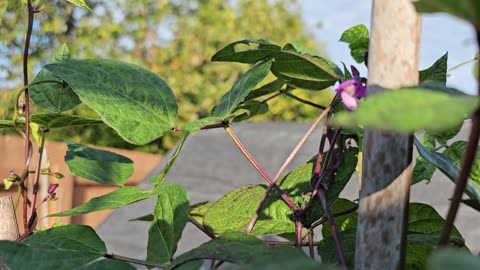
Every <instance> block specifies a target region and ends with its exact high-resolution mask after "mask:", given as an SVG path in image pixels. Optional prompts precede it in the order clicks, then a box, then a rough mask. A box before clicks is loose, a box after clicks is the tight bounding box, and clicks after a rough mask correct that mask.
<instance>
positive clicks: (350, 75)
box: [342, 62, 353, 81]
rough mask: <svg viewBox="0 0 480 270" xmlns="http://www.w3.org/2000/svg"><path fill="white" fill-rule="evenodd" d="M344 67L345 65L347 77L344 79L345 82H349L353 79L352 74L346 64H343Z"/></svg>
mask: <svg viewBox="0 0 480 270" xmlns="http://www.w3.org/2000/svg"><path fill="white" fill-rule="evenodd" d="M342 65H343V73H344V74H345V76H344V77H343V80H344V81H347V80H350V79H351V78H353V76H352V73H351V72H350V70H348V68H347V66H346V65H345V63H343V62H342Z"/></svg>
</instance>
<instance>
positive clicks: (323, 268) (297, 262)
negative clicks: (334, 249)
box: [228, 256, 340, 270]
mask: <svg viewBox="0 0 480 270" xmlns="http://www.w3.org/2000/svg"><path fill="white" fill-rule="evenodd" d="M228 269H229V270H251V269H262V270H278V269H282V270H299V269H302V270H339V269H340V268H338V267H337V266H334V265H326V264H321V263H319V262H316V261H314V260H312V259H310V258H307V257H301V256H298V257H285V258H276V257H275V258H272V259H270V260H262V261H259V262H255V263H250V264H243V265H236V266H233V267H229V268H228Z"/></svg>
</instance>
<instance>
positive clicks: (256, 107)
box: [233, 100, 268, 122]
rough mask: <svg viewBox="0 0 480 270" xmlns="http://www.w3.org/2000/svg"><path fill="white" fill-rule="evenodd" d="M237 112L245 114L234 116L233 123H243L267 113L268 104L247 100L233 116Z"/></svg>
mask: <svg viewBox="0 0 480 270" xmlns="http://www.w3.org/2000/svg"><path fill="white" fill-rule="evenodd" d="M238 110H244V111H245V112H246V113H243V114H241V115H239V116H236V117H235V118H234V119H233V121H234V122H240V121H244V120H247V119H249V118H252V117H254V116H257V115H261V114H264V113H266V112H268V103H266V102H261V101H258V100H249V101H247V102H245V103H243V104H242V105H240V106H238V107H237V108H236V109H235V111H234V112H233V113H234V114H235V112H236V111H238Z"/></svg>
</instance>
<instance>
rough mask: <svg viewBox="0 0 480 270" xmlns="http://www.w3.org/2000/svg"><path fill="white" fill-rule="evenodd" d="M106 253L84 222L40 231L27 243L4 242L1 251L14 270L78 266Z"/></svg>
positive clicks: (7, 263) (92, 231) (103, 245)
mask: <svg viewBox="0 0 480 270" xmlns="http://www.w3.org/2000/svg"><path fill="white" fill-rule="evenodd" d="M106 253H107V250H106V248H105V244H104V243H103V241H102V240H101V239H100V238H99V237H98V235H97V234H96V233H95V231H94V230H93V229H92V228H90V227H88V226H84V225H74V224H71V225H65V226H60V227H55V228H52V229H48V230H45V231H40V232H37V233H35V234H33V235H32V236H30V237H28V238H27V239H25V241H23V242H13V241H0V254H1V256H2V259H3V261H4V262H5V264H6V265H7V266H8V267H9V268H10V269H36V270H51V269H76V268H77V267H81V266H83V265H85V264H87V263H89V262H92V261H94V260H96V259H98V258H101V257H103V256H104V255H105V254H106Z"/></svg>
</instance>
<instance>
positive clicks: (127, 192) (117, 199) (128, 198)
mask: <svg viewBox="0 0 480 270" xmlns="http://www.w3.org/2000/svg"><path fill="white" fill-rule="evenodd" d="M158 195H159V193H158V192H155V191H148V190H142V189H139V188H136V187H121V188H119V189H117V190H115V191H113V192H110V193H108V194H105V195H102V196H99V197H95V198H93V199H91V200H90V201H88V202H86V203H85V204H82V205H80V206H77V207H74V208H72V209H70V210H67V211H63V212H59V213H55V214H51V215H48V216H49V217H67V216H75V215H81V214H87V213H91V212H96V211H101V210H107V209H116V208H120V207H123V206H126V205H129V204H132V203H136V202H138V201H141V200H145V199H148V198H150V197H154V196H158Z"/></svg>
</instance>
